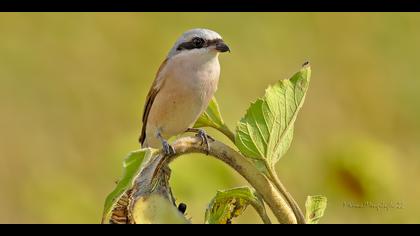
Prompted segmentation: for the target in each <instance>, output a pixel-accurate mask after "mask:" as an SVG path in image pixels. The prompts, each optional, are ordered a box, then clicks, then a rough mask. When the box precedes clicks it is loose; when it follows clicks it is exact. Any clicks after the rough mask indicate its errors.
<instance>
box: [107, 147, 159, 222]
mask: <svg viewBox="0 0 420 236" xmlns="http://www.w3.org/2000/svg"><path fill="white" fill-rule="evenodd" d="M152 153H153V150H152V149H150V148H144V149H140V150H138V151H133V152H131V153H130V154H129V155H128V156H127V157H126V158H125V159H124V162H123V176H122V178H121V180H120V181H119V182H118V184H117V186H116V187H115V189H114V191H112V192H111V193H110V194H109V195H108V196H107V198H106V200H105V205H104V212H103V217H102V222H103V223H105V222H108V220H109V217H110V214H111V211H112V209H113V208H114V206H115V204H116V203H117V202H118V200H119V199H120V198H121V196H122V195H123V194H124V193H125V192H126V191H127V190H128V189H130V188H131V186H132V184H133V181H134V179H135V177H136V176H137V175H138V173H139V172H140V170H141V167H142V163H145V162H147V160H148V159H149V158H150V157H151V156H152ZM145 160H146V161H145Z"/></svg>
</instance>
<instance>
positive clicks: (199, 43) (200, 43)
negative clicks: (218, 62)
mask: <svg viewBox="0 0 420 236" xmlns="http://www.w3.org/2000/svg"><path fill="white" fill-rule="evenodd" d="M192 43H193V45H194V47H195V48H202V47H203V45H204V39H202V38H198V37H197V38H193V40H192Z"/></svg>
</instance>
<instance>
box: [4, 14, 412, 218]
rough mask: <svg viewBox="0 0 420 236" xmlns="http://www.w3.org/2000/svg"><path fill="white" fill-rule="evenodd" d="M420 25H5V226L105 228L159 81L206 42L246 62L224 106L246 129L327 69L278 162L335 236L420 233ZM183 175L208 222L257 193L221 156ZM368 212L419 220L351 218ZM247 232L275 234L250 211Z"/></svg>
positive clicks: (273, 20) (366, 17)
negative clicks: (277, 87)
mask: <svg viewBox="0 0 420 236" xmlns="http://www.w3.org/2000/svg"><path fill="white" fill-rule="evenodd" d="M419 25H420V14H418V13H1V14H0V107H1V113H0V222H1V223H99V222H100V219H101V214H102V207H103V203H104V199H105V197H106V196H107V194H108V193H109V192H110V191H111V190H112V189H113V188H114V186H115V183H114V181H115V180H117V179H118V178H119V177H120V175H121V171H122V160H123V158H124V157H125V156H126V154H128V152H129V151H131V150H134V149H137V148H138V143H137V138H138V135H139V132H140V128H141V113H142V109H143V103H144V99H145V96H146V93H147V91H148V89H149V86H150V85H151V83H152V80H153V78H154V75H155V73H156V71H157V68H158V67H159V65H160V63H161V62H162V61H163V59H164V58H165V56H166V54H167V52H168V51H169V49H170V48H171V47H172V45H173V43H174V42H175V40H176V38H177V37H178V36H179V35H180V34H181V33H182V32H183V31H185V30H187V29H190V28H196V27H205V28H210V29H213V30H215V31H217V32H219V33H220V34H221V35H222V36H223V37H224V39H225V41H226V42H227V43H228V44H229V46H230V48H231V49H232V53H230V54H224V55H221V56H220V62H221V66H222V72H221V79H220V83H219V90H218V92H217V94H216V97H217V98H218V100H219V104H220V107H221V111H222V114H223V116H224V119H225V121H226V122H227V124H228V125H229V126H230V127H231V128H232V129H233V128H234V127H235V125H236V122H237V121H238V120H239V119H240V118H241V116H242V115H243V114H244V112H245V110H246V109H247V107H248V105H249V103H250V102H251V101H253V100H255V99H256V98H257V97H259V96H262V95H263V93H264V89H265V88H266V87H267V86H268V85H269V84H272V83H274V82H275V81H277V80H279V79H284V78H288V77H289V76H290V75H292V74H293V73H294V72H296V71H298V70H299V68H300V66H301V64H302V63H303V62H304V61H306V60H309V61H310V62H311V65H312V80H311V85H310V88H309V92H308V94H307V97H306V102H305V105H304V107H303V109H302V111H301V113H300V115H299V117H298V119H297V122H296V125H295V135H294V141H293V143H292V146H291V148H290V150H289V152H288V153H287V154H286V156H285V157H284V158H283V159H282V160H280V162H279V163H278V174H279V176H280V178H281V179H282V180H283V182H284V184H285V185H286V186H287V188H288V189H289V191H290V192H291V193H292V194H293V196H295V198H296V199H297V201H298V202H299V204H300V205H301V206H302V207H303V205H304V201H305V198H306V196H307V195H314V194H323V195H326V196H327V197H328V201H329V202H328V208H327V211H326V213H325V217H324V218H322V219H321V221H320V223H415V222H417V223H418V222H420V215H419V213H418V212H419V211H420V202H419V201H418V199H420V188H419V184H418V181H419V179H420V171H419V169H420V159H419V155H420V146H419V138H420V124H419V120H420V79H419V78H418V76H417V74H418V69H419V68H420V66H419V65H418V63H419V62H420V45H419V42H420V29H419ZM209 132H210V134H212V135H213V136H215V137H217V138H220V139H223V137H222V136H221V135H219V134H218V133H217V132H215V131H214V130H210V131H209ZM223 140H225V141H226V142H228V141H227V140H226V139H223ZM171 167H172V169H173V175H172V178H171V182H172V185H173V191H174V194H175V196H176V197H177V199H178V201H183V202H185V203H187V205H188V209H187V213H188V216H189V217H192V220H193V222H195V223H201V222H203V219H204V209H205V207H206V206H207V204H208V202H209V201H210V200H211V198H212V197H213V196H214V195H215V193H216V191H217V190H218V189H225V188H230V187H236V186H240V185H245V184H246V182H245V181H244V180H243V179H242V178H241V177H240V176H239V175H238V174H236V173H234V172H232V171H231V170H230V169H229V168H228V167H226V166H225V165H224V164H223V163H221V162H218V161H216V160H213V159H211V158H207V157H198V156H190V157H185V158H180V159H178V160H177V161H176V162H174V163H173V164H172V166H171ZM363 202H371V203H382V202H384V203H386V204H392V203H394V204H397V203H398V204H402V207H403V209H388V210H386V209H380V210H377V209H372V208H370V207H367V208H363V209H357V208H351V207H348V206H346V205H345V204H346V203H355V204H356V203H363ZM234 223H261V220H260V219H259V218H258V217H257V215H256V214H255V213H254V211H253V209H252V208H250V209H248V210H247V211H246V214H245V215H243V216H241V217H239V218H238V219H237V220H235V221H234Z"/></svg>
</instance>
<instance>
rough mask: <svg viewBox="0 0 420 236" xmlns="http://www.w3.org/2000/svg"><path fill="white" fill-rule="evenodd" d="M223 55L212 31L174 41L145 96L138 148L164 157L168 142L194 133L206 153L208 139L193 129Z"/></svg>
mask: <svg viewBox="0 0 420 236" xmlns="http://www.w3.org/2000/svg"><path fill="white" fill-rule="evenodd" d="M224 52H230V48H229V46H228V45H227V44H226V43H225V42H224V41H223V39H222V37H221V36H220V35H219V34H218V33H217V32H215V31H213V30H209V29H204V28H195V29H191V30H188V31H186V32H184V33H183V34H182V35H181V36H180V37H179V38H178V39H177V40H176V42H175V44H174V45H173V47H172V48H171V49H170V51H169V53H168V54H167V56H166V58H165V60H164V61H163V62H162V64H161V65H160V67H159V69H158V71H157V73H156V76H155V79H154V81H153V83H152V85H151V87H150V90H149V92H148V93H147V96H146V102H145V105H144V109H143V116H142V121H143V125H142V129H141V134H140V138H139V142H140V144H141V147H142V148H148V147H150V148H156V149H160V148H162V150H163V152H164V153H165V154H166V155H173V154H175V150H174V148H173V147H172V146H171V145H170V144H169V143H168V139H170V138H171V137H174V136H177V135H180V134H183V133H185V132H196V133H197V136H199V137H201V140H202V142H203V143H205V144H206V145H207V152H208V150H209V148H210V146H209V143H208V137H209V136H207V134H206V132H205V131H204V130H203V129H194V128H193V125H194V123H195V122H196V121H197V119H198V118H199V116H200V115H201V114H202V113H203V112H204V111H205V110H206V108H207V106H208V104H209V102H210V100H211V99H212V97H213V96H214V93H215V92H216V90H217V86H218V82H219V76H220V63H219V54H220V53H224Z"/></svg>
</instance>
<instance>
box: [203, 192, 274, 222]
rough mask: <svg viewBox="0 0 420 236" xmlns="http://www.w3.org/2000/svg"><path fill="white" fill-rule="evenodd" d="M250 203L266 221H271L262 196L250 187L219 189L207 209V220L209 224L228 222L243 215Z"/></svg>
mask: <svg viewBox="0 0 420 236" xmlns="http://www.w3.org/2000/svg"><path fill="white" fill-rule="evenodd" d="M249 204H251V205H252V206H253V207H254V208H255V209H256V210H257V212H258V214H259V215H260V216H261V217H262V218H263V221H264V222H265V223H271V222H270V220H269V219H268V217H267V213H266V212H265V207H264V203H263V201H262V199H261V197H260V196H259V195H258V194H257V193H256V192H255V190H254V189H251V188H249V187H240V188H233V189H229V190H224V191H217V194H216V196H215V197H214V198H213V199H212V201H211V202H210V204H209V206H208V207H207V209H206V213H205V222H206V223H207V224H228V223H230V222H231V220H232V219H233V218H234V217H237V216H239V215H241V214H242V213H243V212H244V211H245V209H246V208H247V206H248V205H249Z"/></svg>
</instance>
